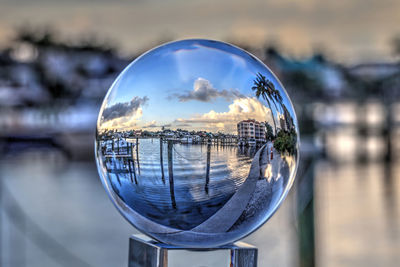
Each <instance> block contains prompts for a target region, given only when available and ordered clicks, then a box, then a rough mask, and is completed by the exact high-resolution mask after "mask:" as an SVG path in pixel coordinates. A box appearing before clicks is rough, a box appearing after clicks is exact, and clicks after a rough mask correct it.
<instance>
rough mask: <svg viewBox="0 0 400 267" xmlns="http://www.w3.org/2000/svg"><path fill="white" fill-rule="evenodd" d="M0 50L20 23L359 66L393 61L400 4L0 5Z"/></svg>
mask: <svg viewBox="0 0 400 267" xmlns="http://www.w3.org/2000/svg"><path fill="white" fill-rule="evenodd" d="M0 7H1V8H0V44H5V43H7V41H9V40H10V39H11V37H12V35H13V32H14V29H15V28H16V27H19V26H21V25H28V24H30V25H33V26H51V27H53V28H54V29H56V30H57V31H58V32H59V33H60V34H61V35H62V37H63V38H65V39H73V38H76V37H77V36H85V35H88V34H94V35H96V36H98V37H99V38H104V39H107V40H110V41H111V42H113V43H114V44H116V45H117V46H118V47H119V48H120V49H121V50H122V51H123V52H124V53H128V54H129V53H131V54H132V53H137V52H138V51H144V50H147V49H148V48H149V47H151V46H154V44H157V43H160V42H163V41H165V40H172V39H173V40H175V39H183V38H208V39H217V40H225V41H234V42H240V43H246V44H250V45H252V46H256V47H257V46H261V45H262V44H265V43H274V44H276V45H278V47H279V48H280V49H281V50H282V51H284V52H285V53H286V54H289V55H292V56H307V55H310V54H311V53H312V52H313V51H315V50H323V51H326V52H328V53H329V57H331V58H333V59H335V60H338V61H341V62H344V63H349V64H351V63H358V62H370V61H386V60H391V59H393V56H392V54H391V40H393V38H394V36H397V35H400V28H399V27H398V25H400V16H399V14H400V1H398V0H352V1H346V0H337V1H318V0H268V1H261V0H248V1H243V0H219V1H213V0H199V1H178V0H149V1H146V0H131V1H128V0H114V1H106V0H97V1H96V0H80V1H78V0H69V1H62V0H0Z"/></svg>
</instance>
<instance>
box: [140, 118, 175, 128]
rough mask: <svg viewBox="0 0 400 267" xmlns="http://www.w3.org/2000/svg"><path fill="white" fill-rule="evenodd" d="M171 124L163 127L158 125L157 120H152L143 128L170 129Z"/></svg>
mask: <svg viewBox="0 0 400 267" xmlns="http://www.w3.org/2000/svg"><path fill="white" fill-rule="evenodd" d="M170 126H171V124H163V125H158V124H157V122H156V121H155V120H152V121H150V122H148V123H146V124H145V125H144V126H143V128H144V129H146V128H162V127H170Z"/></svg>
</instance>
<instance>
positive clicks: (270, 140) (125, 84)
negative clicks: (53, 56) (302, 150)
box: [95, 39, 299, 248]
mask: <svg viewBox="0 0 400 267" xmlns="http://www.w3.org/2000/svg"><path fill="white" fill-rule="evenodd" d="M95 143H96V161H97V167H98V172H99V175H100V177H101V181H102V183H103V185H104V187H105V189H106V191H107V193H108V195H109V197H110V198H111V200H112V202H113V203H114V205H115V206H116V208H117V209H118V210H119V212H120V213H121V214H122V215H123V216H124V217H125V218H126V219H127V220H128V221H129V222H130V223H131V224H132V225H133V226H134V227H135V228H137V229H138V230H139V231H141V232H143V233H144V234H146V235H148V236H150V237H152V238H154V239H156V240H158V241H160V242H163V243H166V244H170V245H175V246H182V247H194V248H206V247H217V246H221V245H225V244H229V243H232V242H235V241H237V240H239V239H241V238H243V237H245V236H247V235H249V234H250V233H252V232H253V231H255V230H256V229H257V228H259V227H260V226H261V225H263V224H264V223H265V222H266V221H267V220H268V219H269V218H270V217H271V216H272V215H273V213H274V212H275V211H276V210H277V208H278V207H279V205H280V204H281V203H282V201H283V200H284V199H285V197H286V195H287V194H288V191H289V189H290V187H291V185H292V184H293V181H294V178H295V173H296V169H297V164H298V154H299V133H298V124H297V119H296V114H295V111H294V108H293V106H292V103H291V101H290V98H289V96H288V95H287V93H286V91H285V89H284V88H283V86H282V84H281V83H280V82H279V80H278V79H277V77H276V76H275V75H274V74H273V73H272V72H271V70H270V69H269V68H268V67H267V66H266V65H264V64H263V63H262V62H261V61H260V60H258V59H257V58H256V57H254V56H253V55H251V54H250V53H248V52H246V51H244V50H242V49H240V48H238V47H236V46H233V45H230V44H227V43H223V42H219V41H213V40H204V39H191V40H181V41H176V42H171V43H167V44H164V45H161V46H159V47H156V48H154V49H152V50H150V51H148V52H146V53H145V54H143V55H141V56H140V57H138V58H137V59H135V60H134V61H133V62H132V63H131V64H130V65H129V66H127V67H126V68H125V70H124V71H123V72H122V73H121V74H120V75H119V76H118V77H117V79H116V80H115V82H114V83H113V84H112V86H111V88H110V89H109V91H108V93H107V94H106V96H105V98H104V101H103V103H102V106H101V109H100V112H99V116H98V120H97V130H96V140H95Z"/></svg>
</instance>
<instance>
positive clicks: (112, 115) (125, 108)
mask: <svg viewBox="0 0 400 267" xmlns="http://www.w3.org/2000/svg"><path fill="white" fill-rule="evenodd" d="M148 100H149V98H148V97H147V96H144V97H143V98H140V97H137V96H135V97H134V98H133V99H132V100H131V101H130V102H125V103H117V104H114V105H112V106H111V107H108V108H105V109H104V111H103V114H102V121H103V122H106V121H110V120H113V119H117V118H121V117H125V116H129V115H132V114H134V113H136V112H137V111H138V109H139V108H140V107H141V106H143V105H144V104H146V102H147V101H148Z"/></svg>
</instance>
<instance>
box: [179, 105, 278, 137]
mask: <svg viewBox="0 0 400 267" xmlns="http://www.w3.org/2000/svg"><path fill="white" fill-rule="evenodd" d="M228 108H229V110H228V111H226V112H216V111H214V110H211V111H209V112H208V113H205V114H201V115H199V114H198V115H195V116H193V117H191V118H188V119H182V118H179V119H177V120H176V121H175V123H185V124H190V125H191V126H192V128H195V129H205V130H208V131H212V132H217V131H223V132H225V133H236V127H237V126H236V125H237V123H238V122H240V121H242V120H246V119H255V120H257V121H267V122H268V123H270V124H271V125H273V122H272V116H271V110H270V109H269V108H268V107H266V106H265V105H263V104H262V103H261V102H260V101H259V100H258V99H256V98H238V99H235V100H234V101H233V103H232V104H230V105H229V107H228Z"/></svg>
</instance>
